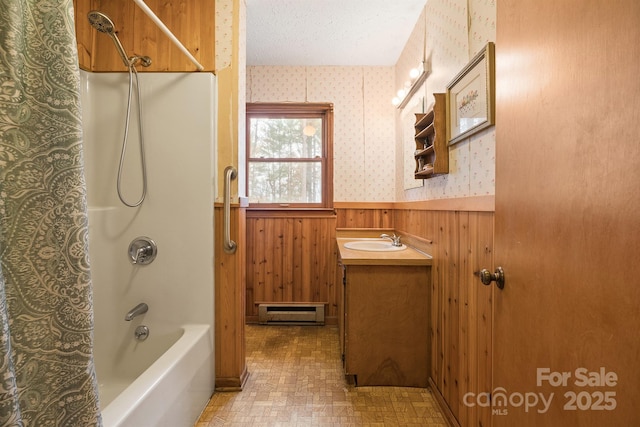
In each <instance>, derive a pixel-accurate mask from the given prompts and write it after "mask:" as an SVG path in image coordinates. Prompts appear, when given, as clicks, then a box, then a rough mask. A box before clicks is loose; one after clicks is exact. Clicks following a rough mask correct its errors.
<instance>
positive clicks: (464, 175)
mask: <svg viewBox="0 0 640 427" xmlns="http://www.w3.org/2000/svg"><path fill="white" fill-rule="evenodd" d="M495 16H496V4H495V0H469V1H467V0H431V1H429V2H428V3H427V5H426V6H425V9H424V12H423V15H422V16H421V19H419V20H418V22H417V24H416V28H415V29H414V31H413V33H412V34H411V36H410V39H409V40H408V41H407V44H406V46H405V49H404V50H403V52H402V54H401V55H400V58H399V59H398V63H397V64H396V74H397V75H400V77H398V76H397V77H396V79H395V84H396V87H398V85H399V84H400V83H399V82H401V81H402V79H401V76H404V75H407V73H408V70H409V69H410V68H411V67H412V66H413V65H411V64H415V63H419V62H420V61H421V60H422V58H425V59H426V61H427V64H428V68H427V69H428V70H429V77H428V78H427V81H426V83H425V85H424V86H423V88H421V90H420V91H418V93H417V94H416V95H415V96H414V98H415V99H414V100H412V102H411V103H410V104H409V105H408V108H412V109H416V106H418V108H420V107H422V106H429V105H431V104H432V103H433V96H432V94H433V93H444V92H446V89H447V85H448V84H449V82H450V81H451V80H452V79H453V78H454V77H455V76H456V75H457V74H458V73H459V72H460V70H462V69H463V68H464V67H465V65H466V64H467V63H468V62H469V61H470V60H471V58H473V56H475V54H476V53H477V52H479V51H480V50H481V49H483V48H484V46H485V45H486V43H487V42H488V41H495V34H496V31H495V30H496V24H495V22H496V18H495ZM423 46H424V49H422V51H421V48H422V47H423ZM412 112H413V111H412ZM397 117H398V118H397V120H398V126H399V127H400V128H401V131H402V130H406V129H404V128H406V127H407V124H406V121H407V120H408V118H407V114H406V113H405V114H403V112H400V113H399V114H398V115H397ZM397 135H398V136H397V138H398V141H397V145H398V147H402V146H403V145H404V146H405V147H406V148H405V149H404V150H403V152H398V153H397V154H396V164H397V165H398V167H397V168H396V179H397V180H400V179H403V180H405V181H406V176H407V175H408V174H410V173H411V171H410V170H409V168H410V165H411V163H410V157H412V156H411V154H407V152H408V151H409V148H410V147H409V144H408V143H407V141H404V140H405V139H406V137H405V138H404V139H403V138H402V133H401V132H397ZM407 157H409V159H407ZM400 182H402V181H400ZM422 184H423V185H421V186H418V188H411V189H410V188H409V186H408V185H406V184H405V185H400V186H398V187H397V189H396V200H399V201H404V200H431V199H442V198H453V197H469V196H480V195H492V194H495V128H494V127H492V128H489V129H486V130H484V131H482V132H480V133H477V134H475V135H473V136H471V137H470V138H467V139H466V140H463V141H461V142H459V143H457V144H455V145H453V146H451V147H450V148H449V174H447V175H442V176H438V177H434V178H430V179H427V180H423V181H422Z"/></svg>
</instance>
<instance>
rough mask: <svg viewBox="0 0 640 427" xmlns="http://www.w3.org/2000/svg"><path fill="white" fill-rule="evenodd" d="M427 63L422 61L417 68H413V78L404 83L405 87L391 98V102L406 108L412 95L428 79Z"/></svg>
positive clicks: (410, 72) (410, 76)
mask: <svg viewBox="0 0 640 427" xmlns="http://www.w3.org/2000/svg"><path fill="white" fill-rule="evenodd" d="M424 65H425V63H424V61H422V62H421V63H420V65H418V67H416V68H412V69H411V71H409V78H410V79H411V80H409V81H406V82H405V83H404V87H403V88H402V89H400V90H399V91H398V93H397V94H396V97H395V98H393V99H392V100H391V103H392V104H393V105H395V106H396V107H398V108H404V106H405V105H407V103H408V102H409V100H410V99H411V97H412V96H413V95H414V94H415V93H416V92H417V91H418V88H420V86H422V84H423V83H424V81H425V80H426V79H427V71H426V70H425V67H424Z"/></svg>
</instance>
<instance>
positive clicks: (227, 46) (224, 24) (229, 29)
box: [215, 0, 233, 70]
mask: <svg viewBox="0 0 640 427" xmlns="http://www.w3.org/2000/svg"><path fill="white" fill-rule="evenodd" d="M215 38H216V40H215V44H216V45H215V46H216V70H220V69H223V68H227V67H228V66H230V65H231V55H232V48H233V43H232V41H233V0H216V30H215Z"/></svg>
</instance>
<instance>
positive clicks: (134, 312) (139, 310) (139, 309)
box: [124, 302, 149, 322]
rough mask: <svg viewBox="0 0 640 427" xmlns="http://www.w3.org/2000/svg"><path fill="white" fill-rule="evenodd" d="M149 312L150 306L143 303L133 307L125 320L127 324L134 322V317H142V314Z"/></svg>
mask: <svg viewBox="0 0 640 427" xmlns="http://www.w3.org/2000/svg"><path fill="white" fill-rule="evenodd" d="M148 310H149V306H148V305H147V304H145V303H143V302H141V303H140V304H138V305H136V306H135V307H133V308H132V309H131V310H129V312H128V313H127V315H126V316H124V320H126V321H127V322H128V321H130V320H132V319H133V318H134V317H137V316H140V315H141V314H144V313H146V312H147V311H148Z"/></svg>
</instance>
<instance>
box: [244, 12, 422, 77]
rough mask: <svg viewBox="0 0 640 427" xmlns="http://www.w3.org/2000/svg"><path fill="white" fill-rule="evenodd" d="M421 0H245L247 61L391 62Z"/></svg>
mask: <svg viewBox="0 0 640 427" xmlns="http://www.w3.org/2000/svg"><path fill="white" fill-rule="evenodd" d="M426 2H427V0H246V5H247V65H310V66H313V65H383V66H391V65H394V64H395V63H396V61H397V60H398V57H399V56H400V53H401V52H402V49H403V47H404V45H405V44H406V42H407V39H408V38H409V35H410V34H411V31H412V30H413V28H414V27H415V24H416V22H417V20H418V17H419V15H420V13H421V12H422V9H423V8H424V5H425V4H426Z"/></svg>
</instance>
